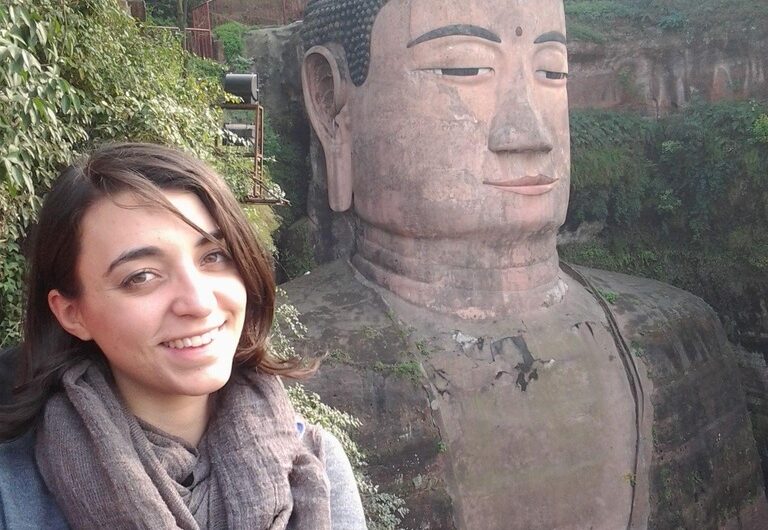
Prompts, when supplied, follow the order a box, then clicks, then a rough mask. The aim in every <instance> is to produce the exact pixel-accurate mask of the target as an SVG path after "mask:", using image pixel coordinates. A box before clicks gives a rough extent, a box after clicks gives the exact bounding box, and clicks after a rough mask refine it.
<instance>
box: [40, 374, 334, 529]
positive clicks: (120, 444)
mask: <svg viewBox="0 0 768 530" xmlns="http://www.w3.org/2000/svg"><path fill="white" fill-rule="evenodd" d="M62 385H63V392H60V393H57V394H55V395H54V396H52V397H51V398H50V399H49V400H48V403H47V405H46V407H45V414H44V417H43V421H42V423H41V425H40V427H39V428H38V433H37V442H36V446H35V452H36V458H37V464H38V467H39V468H40V472H41V474H42V476H43V479H44V480H45V483H46V485H47V486H48V488H49V489H50V491H51V492H52V493H53V496H54V497H55V499H56V501H57V503H58V505H59V507H60V508H61V510H62V512H63V513H64V515H65V517H66V519H67V521H68V522H69V524H70V525H71V526H72V528H89V529H92V528H108V529H110V530H123V529H158V528H163V529H174V528H176V529H183V530H197V529H214V528H227V529H238V530H239V529H249V530H250V529H308V530H326V529H329V528H330V501H329V487H328V483H327V479H326V477H325V473H324V470H323V465H322V464H321V462H320V460H319V459H318V458H317V457H316V456H315V455H313V454H312V453H311V452H310V451H309V450H308V449H307V448H306V446H305V445H304V444H303V443H302V442H301V441H300V440H299V439H298V436H297V434H296V423H295V413H294V411H293V408H292V407H291V404H290V403H289V401H288V398H287V396H286V393H285V389H284V388H283V386H282V384H281V383H280V381H279V380H278V378H277V377H275V376H271V375H264V374H255V373H247V374H246V373H244V374H235V375H234V376H233V378H232V380H230V382H229V383H227V385H226V386H225V387H224V388H223V389H222V390H221V391H220V392H219V395H218V403H217V408H216V412H215V414H214V415H213V417H212V418H211V422H210V423H209V425H208V430H207V431H206V434H205V435H204V437H203V440H202V441H201V443H200V446H199V447H198V448H197V449H196V448H192V447H189V446H185V444H184V443H183V442H182V441H181V440H179V439H174V438H173V437H170V436H169V435H165V434H164V433H160V432H158V431H156V430H153V429H152V428H151V427H149V426H147V425H142V424H141V423H140V422H139V421H138V420H137V419H136V418H135V417H134V416H133V415H131V414H130V413H129V412H127V410H126V409H125V407H124V406H123V404H122V403H121V401H120V399H119V398H118V397H117V396H116V395H115V391H114V389H113V386H112V385H111V384H110V382H109V380H108V377H107V376H105V375H104V373H103V372H102V369H100V368H98V367H97V366H96V365H94V364H93V363H90V362H83V363H80V364H78V365H77V366H75V367H73V368H71V369H70V370H68V371H67V372H66V373H65V375H64V377H63V381H62Z"/></svg>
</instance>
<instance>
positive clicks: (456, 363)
mask: <svg viewBox="0 0 768 530" xmlns="http://www.w3.org/2000/svg"><path fill="white" fill-rule="evenodd" d="M579 270H580V271H581V272H582V273H584V274H586V275H587V276H588V277H589V278H590V279H591V280H592V282H594V283H595V284H596V285H597V286H598V287H599V288H600V289H602V290H603V291H604V292H609V293H613V296H612V298H613V297H615V303H614V305H613V306H612V310H613V313H614V314H615V317H616V320H617V321H618V323H619V324H620V326H621V328H622V331H623V333H624V336H625V338H626V339H627V341H628V343H629V344H630V345H631V349H632V351H633V355H634V360H635V362H636V363H637V366H638V371H639V373H640V374H641V383H642V388H643V391H644V392H643V393H642V394H641V400H640V402H641V403H644V405H645V408H644V410H645V412H644V418H645V421H644V422H641V429H640V446H641V454H640V462H639V466H638V472H637V474H633V472H632V464H631V462H630V460H631V458H630V457H629V456H627V455H629V454H631V453H632V451H631V450H632V449H634V443H635V439H634V438H633V436H632V433H633V432H636V431H635V430H634V428H633V422H634V420H633V415H632V410H627V409H626V406H627V405H626V404H627V403H631V399H628V397H627V394H628V393H629V392H630V390H629V388H628V386H627V382H626V381H627V380H626V378H625V374H624V371H623V368H622V363H621V360H620V357H619V354H618V352H617V351H616V349H615V346H614V343H613V339H612V338H611V336H610V334H609V333H608V331H607V324H606V317H605V314H603V313H602V312H601V311H600V310H599V308H598V307H597V306H596V303H595V302H594V299H592V298H591V297H590V296H586V295H585V293H586V292H585V291H584V290H583V289H582V288H581V287H580V286H579V285H578V284H576V283H575V282H573V281H572V280H570V279H567V278H566V281H567V283H568V287H569V289H568V294H567V296H566V300H565V301H564V302H563V304H564V305H563V306H561V307H560V309H563V310H562V311H560V310H558V311H557V312H555V313H551V314H546V312H544V313H540V314H538V315H528V316H527V317H526V318H524V319H522V320H521V319H519V318H515V317H512V318H509V319H505V320H503V321H495V322H485V323H479V322H469V321H461V320H452V319H450V318H446V317H445V316H439V315H436V314H432V315H427V314H425V312H424V311H423V310H420V309H417V308H414V307H413V306H410V305H409V304H407V303H405V302H403V301H402V300H398V299H397V298H395V297H393V296H391V295H389V294H387V293H386V292H383V291H381V290H378V289H376V288H374V287H372V286H370V285H366V284H364V283H363V282H362V281H361V279H360V278H359V277H357V278H356V277H355V274H354V271H353V270H352V269H351V267H349V265H347V264H346V263H344V262H340V261H337V262H334V263H332V264H329V265H326V266H324V267H321V268H319V269H317V270H315V271H313V272H312V273H311V274H310V275H308V276H306V277H303V278H300V279H297V280H294V281H293V282H290V283H288V284H286V285H285V288H286V291H287V292H288V297H289V299H290V300H291V302H293V303H294V304H295V305H296V306H297V307H298V309H299V310H300V311H301V312H302V314H303V320H304V322H305V323H306V324H307V325H308V327H309V330H310V332H309V339H308V340H307V342H305V343H303V344H301V345H300V349H303V350H304V351H317V350H320V351H323V350H325V351H329V352H331V353H332V355H331V359H330V360H329V361H328V362H327V364H326V366H324V367H323V369H322V370H321V373H320V374H319V375H318V376H317V377H316V378H315V379H314V380H313V381H312V382H311V384H310V386H311V388H312V389H313V390H315V391H317V392H318V393H319V394H320V395H321V396H322V397H323V398H324V399H325V400H326V401H328V402H329V403H331V404H332V405H334V406H336V407H339V408H341V409H343V410H348V411H350V412H352V413H353V414H355V415H357V416H358V417H360V418H361V419H363V421H364V426H363V430H362V432H361V436H360V441H361V443H362V445H363V446H364V447H365V448H366V450H368V451H369V452H370V453H371V454H372V459H371V460H372V462H373V466H372V471H373V472H374V476H375V479H376V480H377V481H378V482H379V483H380V484H383V485H384V487H385V488H387V489H391V490H395V491H398V492H400V494H401V495H403V496H404V497H405V498H406V500H407V502H408V506H409V508H410V509H411V514H410V515H409V517H408V525H407V526H408V527H409V528H451V527H454V525H455V527H457V528H504V529H512V528H548V527H554V526H556V527H558V528H584V527H585V526H583V524H584V521H587V520H589V519H590V518H593V517H595V512H594V510H607V511H606V517H607V519H604V520H610V516H611V513H612V512H616V514H615V516H616V517H617V520H618V519H619V518H620V516H621V514H622V510H626V509H628V506H629V501H628V496H630V495H631V494H632V489H633V487H632V485H633V484H634V490H635V493H634V494H635V495H636V496H637V497H638V500H637V501H636V503H635V506H636V507H635V510H636V513H635V514H634V520H635V521H637V522H636V524H635V525H634V526H633V527H637V528H644V527H646V526H647V527H648V528H678V527H680V528H720V527H723V528H728V527H734V528H735V527H739V526H734V525H737V524H741V526H740V528H754V529H759V528H762V521H764V520H765V517H768V510H767V509H766V504H765V497H764V493H763V488H762V483H761V477H760V470H759V460H758V457H757V453H756V451H755V448H754V442H753V440H752V431H751V427H750V423H749V419H748V416H747V413H746V409H745V404H744V399H743V395H742V390H741V387H740V385H739V382H738V378H737V374H736V366H735V363H734V358H733V354H732V350H731V346H730V345H729V344H728V343H727V341H726V340H725V336H724V334H723V332H722V328H721V327H720V325H719V323H718V321H717V318H716V316H715V315H714V313H713V312H712V310H711V309H710V308H709V306H707V305H706V304H705V303H704V302H703V301H701V300H700V299H698V298H696V297H694V296H692V295H690V294H688V293H685V292H684V291H680V290H678V289H674V288H671V287H669V286H666V285H663V284H660V283H658V282H654V281H650V280H643V279H639V278H632V277H629V276H625V275H620V274H612V273H606V272H603V271H595V270H589V269H579ZM560 328H564V329H566V331H567V333H566V334H565V335H563V334H562V333H561V331H560ZM542 329H544V330H547V331H546V332H543V333H542ZM563 336H565V337H570V339H568V340H566V341H563ZM611 396H613V399H612V398H611ZM642 396H644V399H643V398H642ZM621 403H624V405H620V404H621ZM611 404H612V405H613V408H611ZM534 439H535V440H537V443H536V444H535V445H533V446H531V445H530V442H531V440H534ZM585 442H588V443H585ZM622 447H623V449H622ZM441 451H444V452H441ZM584 451H586V452H585V453H584ZM627 451H629V452H627ZM582 453H583V454H582ZM622 455H623V456H622ZM644 470H645V471H644ZM537 484H538V486H537ZM425 485H426V486H425ZM480 491H482V492H484V493H482V494H481V493H479V492H480ZM500 492H501V493H500ZM622 497H623V498H624V499H625V501H619V500H618V499H621V498H622ZM449 498H452V499H453V502H450V501H449ZM493 498H496V499H497V500H496V503H494V501H493ZM499 498H501V499H504V502H502V503H499V502H498V499H499ZM581 503H583V504H581ZM623 513H624V515H625V517H626V512H623ZM542 521H548V523H542ZM737 521H740V523H737ZM553 524H554V526H553ZM605 528H611V526H610V525H608V526H605Z"/></svg>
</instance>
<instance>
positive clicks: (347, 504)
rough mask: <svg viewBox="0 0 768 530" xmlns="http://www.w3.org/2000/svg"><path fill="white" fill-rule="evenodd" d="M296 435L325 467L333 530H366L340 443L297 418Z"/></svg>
mask: <svg viewBox="0 0 768 530" xmlns="http://www.w3.org/2000/svg"><path fill="white" fill-rule="evenodd" d="M296 431H297V434H298V436H299V437H300V438H301V440H302V442H304V444H305V445H306V446H307V447H308V449H309V450H310V451H312V452H314V453H315V454H316V455H318V452H319V455H318V456H319V458H320V459H321V460H322V461H323V464H324V465H325V474H326V476H327V477H328V483H329V485H330V488H331V526H332V528H333V530H365V528H366V523H365V513H364V512H363V504H362V502H361V499H360V492H359V490H358V488H357V480H355V475H354V472H353V471H352V465H351V464H350V463H349V458H347V454H346V452H345V451H344V447H343V446H342V445H341V442H339V440H338V438H336V436H334V435H333V434H332V433H330V432H329V431H327V430H326V429H323V428H322V427H320V426H319V425H313V424H311V423H307V422H305V421H304V420H303V419H302V418H297V421H296ZM318 446H319V447H318ZM317 449H319V451H318V450H317Z"/></svg>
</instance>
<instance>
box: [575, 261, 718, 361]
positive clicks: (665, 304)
mask: <svg viewBox="0 0 768 530" xmlns="http://www.w3.org/2000/svg"><path fill="white" fill-rule="evenodd" d="M574 268H575V269H576V271H577V272H578V273H580V274H581V275H583V277H584V278H586V279H587V280H588V281H589V282H590V283H591V284H592V286H593V287H595V288H596V289H597V290H599V292H600V294H601V295H602V297H603V298H604V299H605V300H606V301H607V302H608V309H609V310H610V312H611V314H612V315H613V317H614V318H615V320H616V322H617V324H618V326H619V329H620V330H621V331H622V333H623V335H624V338H625V339H626V340H627V342H628V343H629V346H630V347H632V348H634V349H635V350H636V351H637V352H638V353H641V352H646V353H647V356H646V357H645V360H646V361H647V362H651V363H652V364H671V365H672V366H670V368H672V367H674V368H676V369H681V368H683V367H684V366H686V365H688V364H689V363H690V362H693V363H697V364H698V363H701V362H702V361H705V360H712V359H721V360H722V359H728V360H729V362H730V360H732V354H733V352H732V347H731V345H730V344H729V342H728V340H727V337H726V334H725V330H724V329H723V326H722V324H721V322H720V320H719V318H718V316H717V314H716V313H715V311H714V310H713V309H712V307H710V306H709V305H708V304H707V303H706V302H705V301H704V300H702V299H701V298H699V297H698V296H696V295H693V294H691V293H689V292H687V291H684V290H682V289H678V288H676V287H673V286H671V285H668V284H665V283H662V282H659V281H656V280H650V279H647V278H639V277H637V276H630V275H627V274H620V273H616V272H608V271H603V270H598V269H590V268H587V267H574ZM654 359H655V360H654Z"/></svg>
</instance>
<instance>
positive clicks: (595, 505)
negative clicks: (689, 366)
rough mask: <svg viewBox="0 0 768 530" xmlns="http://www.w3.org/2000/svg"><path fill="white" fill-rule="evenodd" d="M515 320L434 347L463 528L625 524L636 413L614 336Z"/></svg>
mask: <svg viewBox="0 0 768 530" xmlns="http://www.w3.org/2000/svg"><path fill="white" fill-rule="evenodd" d="M518 324H519V325H516V326H512V327H511V328H507V329H502V327H501V326H498V328H497V329H494V327H493V326H491V327H486V328H484V329H474V330H472V331H474V332H475V333H471V332H464V331H460V330H453V331H451V332H444V333H436V334H432V335H431V336H430V337H429V339H428V343H429V347H430V350H429V353H428V355H427V359H426V362H424V363H423V366H424V367H425V370H426V371H427V375H428V379H429V381H430V384H431V386H432V394H433V396H432V399H433V401H432V407H433V409H436V411H437V414H436V416H437V417H438V418H439V422H440V424H441V425H440V428H441V435H442V436H443V440H444V443H445V449H446V450H447V451H448V456H449V460H450V462H451V467H452V477H451V479H450V484H451V487H452V488H453V490H454V491H453V492H452V496H453V498H454V501H455V502H457V504H458V506H457V508H459V510H458V515H459V519H460V520H462V521H463V523H462V524H461V525H460V526H461V527H463V528H497V527H498V528H502V527H499V526H498V522H499V521H514V523H513V524H512V523H510V526H507V527H506V528H512V527H514V528H590V527H592V528H622V527H626V525H627V521H628V519H629V512H630V507H631V502H632V484H633V481H634V477H633V470H634V461H635V460H634V459H635V443H636V424H635V408H634V401H633V398H632V393H631V390H630V385H629V383H628V379H627V375H626V372H625V370H624V367H623V364H622V360H621V358H620V356H619V354H618V351H617V349H616V347H615V344H614V342H613V338H612V336H611V335H610V333H609V331H608V330H607V328H606V327H605V325H604V324H603V323H601V322H594V321H582V322H578V323H576V324H569V325H565V326H562V325H558V324H559V323H558V322H541V323H536V322H520V323H518ZM421 340H422V341H424V340H427V339H425V338H422V339H421Z"/></svg>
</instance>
